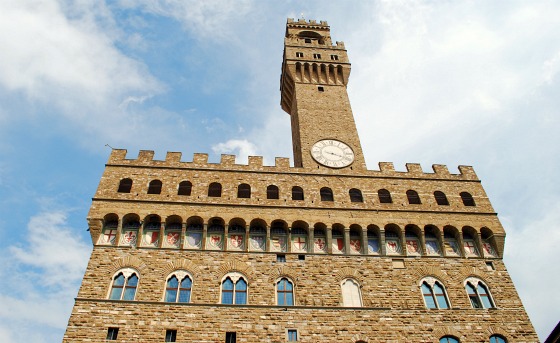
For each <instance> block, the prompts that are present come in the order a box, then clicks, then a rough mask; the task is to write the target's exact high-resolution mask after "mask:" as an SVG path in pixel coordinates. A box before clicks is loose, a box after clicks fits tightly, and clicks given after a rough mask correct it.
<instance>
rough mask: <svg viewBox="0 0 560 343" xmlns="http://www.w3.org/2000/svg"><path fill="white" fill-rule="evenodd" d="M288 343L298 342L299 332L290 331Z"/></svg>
mask: <svg viewBox="0 0 560 343" xmlns="http://www.w3.org/2000/svg"><path fill="white" fill-rule="evenodd" d="M288 342H297V330H292V329H288Z"/></svg>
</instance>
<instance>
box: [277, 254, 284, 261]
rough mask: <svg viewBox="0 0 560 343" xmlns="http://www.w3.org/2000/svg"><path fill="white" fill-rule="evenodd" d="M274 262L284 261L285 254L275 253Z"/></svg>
mask: <svg viewBox="0 0 560 343" xmlns="http://www.w3.org/2000/svg"><path fill="white" fill-rule="evenodd" d="M276 262H280V263H283V262H286V255H280V254H278V255H276Z"/></svg>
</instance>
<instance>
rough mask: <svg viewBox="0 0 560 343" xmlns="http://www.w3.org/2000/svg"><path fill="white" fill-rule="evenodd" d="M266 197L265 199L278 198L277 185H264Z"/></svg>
mask: <svg viewBox="0 0 560 343" xmlns="http://www.w3.org/2000/svg"><path fill="white" fill-rule="evenodd" d="M266 198H267V199H279V198H280V196H279V192H278V187H277V186H275V185H270V186H268V187H266Z"/></svg>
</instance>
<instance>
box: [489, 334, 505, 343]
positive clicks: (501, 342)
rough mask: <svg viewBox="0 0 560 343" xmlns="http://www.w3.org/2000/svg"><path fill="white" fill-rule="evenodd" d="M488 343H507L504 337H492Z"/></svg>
mask: <svg viewBox="0 0 560 343" xmlns="http://www.w3.org/2000/svg"><path fill="white" fill-rule="evenodd" d="M490 343H507V340H506V339H505V337H504V336H501V335H492V336H490Z"/></svg>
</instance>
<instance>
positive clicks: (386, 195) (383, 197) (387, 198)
mask: <svg viewBox="0 0 560 343" xmlns="http://www.w3.org/2000/svg"><path fill="white" fill-rule="evenodd" d="M377 195H378V196H379V202H380V203H382V204H391V203H392V202H393V199H392V198H391V193H390V192H389V191H388V190H386V189H380V190H379V191H377Z"/></svg>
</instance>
